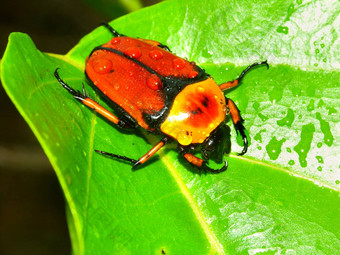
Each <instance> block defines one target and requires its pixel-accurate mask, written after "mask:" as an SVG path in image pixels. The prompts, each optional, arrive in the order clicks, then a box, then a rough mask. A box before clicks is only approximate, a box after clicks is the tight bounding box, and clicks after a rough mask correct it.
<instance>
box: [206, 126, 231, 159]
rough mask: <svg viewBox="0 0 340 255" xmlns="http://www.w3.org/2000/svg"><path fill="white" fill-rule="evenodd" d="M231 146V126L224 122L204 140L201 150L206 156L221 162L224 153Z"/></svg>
mask: <svg viewBox="0 0 340 255" xmlns="http://www.w3.org/2000/svg"><path fill="white" fill-rule="evenodd" d="M230 147H231V143H230V128H229V126H227V125H225V123H222V124H221V125H220V126H218V127H217V128H216V129H215V130H214V131H213V132H212V133H211V134H210V136H209V137H208V138H207V139H206V140H205V141H204V143H203V144H202V149H201V151H202V154H203V155H204V157H205V158H207V159H210V158H211V159H213V160H215V161H216V162H218V163H221V162H222V161H223V155H224V154H225V153H228V152H229V151H230Z"/></svg>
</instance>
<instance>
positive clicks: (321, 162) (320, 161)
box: [315, 156, 323, 164]
mask: <svg viewBox="0 0 340 255" xmlns="http://www.w3.org/2000/svg"><path fill="white" fill-rule="evenodd" d="M315 158H316V159H317V160H318V162H319V163H320V164H323V158H322V157H321V156H316V157H315Z"/></svg>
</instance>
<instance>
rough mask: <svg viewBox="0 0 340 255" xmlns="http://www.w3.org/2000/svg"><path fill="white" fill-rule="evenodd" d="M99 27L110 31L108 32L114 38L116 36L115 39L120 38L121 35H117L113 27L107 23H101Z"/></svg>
mask: <svg viewBox="0 0 340 255" xmlns="http://www.w3.org/2000/svg"><path fill="white" fill-rule="evenodd" d="M100 25H102V26H104V27H106V28H107V29H108V30H110V32H111V33H112V34H113V35H114V36H116V37H119V36H122V34H120V33H118V32H117V31H116V30H114V29H113V27H111V26H110V24H109V23H106V22H102V23H101V24H100Z"/></svg>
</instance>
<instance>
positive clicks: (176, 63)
mask: <svg viewBox="0 0 340 255" xmlns="http://www.w3.org/2000/svg"><path fill="white" fill-rule="evenodd" d="M172 66H173V67H174V68H175V69H177V70H182V69H183V68H184V66H185V61H184V60H183V59H181V58H176V59H174V61H172Z"/></svg>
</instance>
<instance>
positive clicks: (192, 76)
mask: <svg viewBox="0 0 340 255" xmlns="http://www.w3.org/2000/svg"><path fill="white" fill-rule="evenodd" d="M197 75H198V72H196V71H191V72H190V73H189V75H188V77H189V78H195V77H197Z"/></svg>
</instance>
